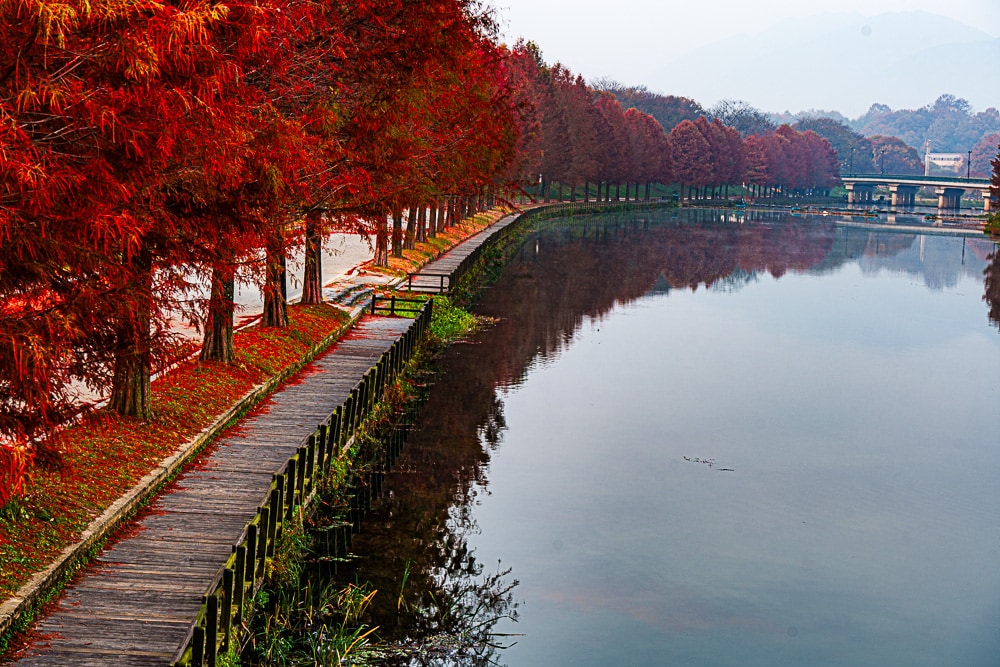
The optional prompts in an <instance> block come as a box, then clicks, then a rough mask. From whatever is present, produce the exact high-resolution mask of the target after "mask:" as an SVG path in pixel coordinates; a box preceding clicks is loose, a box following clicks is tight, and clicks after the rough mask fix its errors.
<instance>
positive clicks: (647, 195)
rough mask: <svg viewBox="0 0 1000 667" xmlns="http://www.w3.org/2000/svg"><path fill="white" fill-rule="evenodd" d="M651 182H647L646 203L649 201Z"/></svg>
mask: <svg viewBox="0 0 1000 667" xmlns="http://www.w3.org/2000/svg"><path fill="white" fill-rule="evenodd" d="M649 185H650V183H649V181H646V201H649Z"/></svg>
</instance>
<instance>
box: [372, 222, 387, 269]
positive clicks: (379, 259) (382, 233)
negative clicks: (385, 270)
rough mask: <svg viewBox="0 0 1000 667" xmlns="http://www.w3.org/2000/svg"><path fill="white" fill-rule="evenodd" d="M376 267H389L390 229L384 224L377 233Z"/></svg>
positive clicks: (373, 260) (374, 259)
mask: <svg viewBox="0 0 1000 667" xmlns="http://www.w3.org/2000/svg"><path fill="white" fill-rule="evenodd" d="M372 262H373V263H374V264H375V266H389V229H388V228H387V227H386V224H385V223H384V222H383V223H382V224H381V225H379V228H378V229H377V230H376V231H375V257H374V258H373V259H372Z"/></svg>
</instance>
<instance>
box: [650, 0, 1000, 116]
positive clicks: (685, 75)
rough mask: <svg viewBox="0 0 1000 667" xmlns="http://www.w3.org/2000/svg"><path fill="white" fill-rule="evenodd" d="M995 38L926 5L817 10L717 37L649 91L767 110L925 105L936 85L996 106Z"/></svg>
mask: <svg viewBox="0 0 1000 667" xmlns="http://www.w3.org/2000/svg"><path fill="white" fill-rule="evenodd" d="M997 63H1000V38H993V37H991V36H990V35H989V34H987V33H985V32H983V31H981V30H978V29H976V28H973V27H971V26H968V25H966V24H964V23H961V22H958V21H955V20H953V19H950V18H947V17H944V16H939V15H936V14H930V13H927V12H918V11H911V12H898V13H890V14H880V15H878V16H872V17H865V16H863V15H862V14H857V13H853V14H849V13H843V14H841V13H836V14H820V15H816V16H812V17H807V18H796V19H788V20H784V21H781V22H779V23H777V24H775V25H774V26H772V27H771V28H769V29H768V30H765V31H764V32H761V33H759V34H756V35H743V36H738V37H731V38H727V39H724V40H722V41H719V42H717V43H715V44H713V45H710V46H707V47H703V48H701V49H698V50H696V51H693V52H691V53H688V54H686V55H684V56H683V57H681V58H678V59H677V60H674V61H673V62H671V63H669V64H668V65H666V66H665V67H664V68H662V69H660V70H659V71H658V72H657V74H656V76H655V78H653V79H652V80H650V81H649V82H648V85H649V87H650V88H651V89H654V90H660V91H662V92H664V93H667V94H672V95H684V96H687V97H691V98H693V99H695V100H698V101H699V102H700V103H702V104H703V105H705V106H710V105H712V104H714V103H715V102H716V101H718V100H720V99H727V98H728V99H742V100H746V101H748V102H750V103H751V104H753V105H754V106H756V107H759V108H761V109H765V110H768V111H774V112H781V111H784V110H790V111H800V110H803V109H817V108H819V109H836V110H838V111H840V112H842V113H843V114H845V115H846V116H850V117H857V116H860V115H861V114H863V113H864V112H865V111H866V110H867V109H868V108H869V107H870V106H871V105H872V104H873V103H876V102H878V103H882V104H886V105H888V106H890V107H892V108H895V109H899V108H917V107H921V106H924V105H926V104H928V103H930V102H931V101H933V100H934V99H936V98H937V97H938V96H939V95H940V94H942V93H950V94H952V95H955V96H957V97H961V98H965V99H966V100H968V101H969V102H970V103H971V104H972V106H973V107H975V108H978V109H986V108H988V107H1000V77H998V76H996V73H995V68H996V64H997Z"/></svg>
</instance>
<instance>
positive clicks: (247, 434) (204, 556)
mask: <svg viewBox="0 0 1000 667" xmlns="http://www.w3.org/2000/svg"><path fill="white" fill-rule="evenodd" d="M416 322H418V321H415V320H412V319H404V318H383V317H365V318H363V319H362V320H361V321H360V322H359V323H358V324H357V325H356V326H355V327H354V328H353V329H352V330H351V331H350V332H349V333H348V334H347V336H345V338H344V339H342V340H341V341H340V342H338V343H337V344H336V345H335V346H334V347H333V348H331V350H329V351H328V352H326V353H324V354H323V355H321V356H319V357H317V359H316V360H314V361H313V362H312V363H311V364H310V365H309V366H307V367H306V368H305V369H304V370H303V371H302V372H300V373H299V374H298V375H297V376H295V377H294V378H293V379H292V380H290V381H289V382H288V383H286V385H285V386H284V387H282V388H281V389H279V390H278V391H277V392H276V393H275V394H273V395H272V396H271V398H270V399H268V401H267V402H266V403H265V404H264V406H263V407H262V408H261V409H258V410H256V411H255V412H254V414H253V415H251V416H249V417H247V418H246V419H244V420H243V421H242V422H240V424H239V425H238V426H237V427H236V428H234V429H231V430H230V431H228V432H227V433H226V434H225V435H224V437H223V438H222V439H220V440H219V441H217V442H216V443H215V444H213V445H211V446H210V448H209V449H207V450H206V451H205V452H203V453H202V454H201V455H200V456H199V457H198V459H197V462H196V463H195V464H193V465H191V466H189V468H188V469H186V470H185V472H184V473H182V474H181V475H180V476H179V477H178V478H177V479H176V480H175V481H174V482H173V483H171V485H170V486H169V487H168V488H167V489H166V491H165V492H163V493H161V494H160V495H159V497H158V498H157V499H156V500H155V501H153V502H152V503H151V504H150V506H149V507H148V508H147V509H146V510H144V511H143V512H142V513H141V514H140V515H139V517H137V519H136V520H135V521H134V522H132V523H131V524H130V525H129V527H128V528H127V529H126V530H125V531H123V532H124V535H123V536H122V537H120V538H119V539H117V541H115V542H114V543H113V544H111V545H110V546H108V547H106V548H105V549H104V551H103V552H102V553H101V554H100V555H99V556H98V557H97V558H96V559H95V561H94V562H93V563H92V564H91V565H90V566H88V567H87V568H85V569H84V570H83V571H82V573H80V574H79V575H77V577H76V578H75V579H74V581H73V582H72V583H71V584H69V585H68V586H67V588H66V590H65V593H64V594H63V596H62V597H61V598H60V599H59V601H58V602H57V603H56V604H55V605H54V608H53V609H52V610H51V611H50V612H48V613H47V614H46V615H45V616H44V617H43V618H41V620H39V621H38V622H37V623H36V625H35V636H36V637H37V638H36V639H35V641H34V642H33V643H32V645H31V646H30V647H29V648H28V649H26V650H25V651H23V652H21V653H20V654H19V655H18V656H17V658H16V659H15V660H13V662H12V663H10V664H11V665H17V666H18V667H57V666H61V665H66V666H71V667H72V666H91V665H93V666H97V665H101V666H126V665H128V666H132V665H134V666H147V665H150V666H151V665H156V666H158V667H164V666H165V665H168V664H170V663H171V661H172V660H174V659H175V657H176V656H177V654H178V650H179V648H181V649H183V647H184V646H186V645H188V643H189V642H190V641H191V636H192V632H193V631H195V632H196V636H197V632H199V630H197V628H195V630H193V629H192V623H193V622H194V621H195V619H196V617H198V618H202V617H203V616H204V608H205V605H206V604H208V603H207V602H206V601H207V600H210V599H212V595H208V596H206V592H207V591H210V590H211V587H212V586H213V585H215V584H214V583H213V582H216V581H218V580H220V568H222V566H223V564H224V563H227V560H229V561H232V558H233V556H234V554H235V553H236V552H237V548H236V545H238V544H241V540H242V543H243V544H246V538H247V532H248V530H249V532H250V534H251V539H250V542H249V544H250V546H249V547H243V546H241V547H239V548H240V549H243V552H242V553H241V554H240V556H241V558H243V560H237V561H236V562H237V563H239V565H237V566H235V567H234V568H229V569H226V570H225V573H226V574H227V577H225V578H226V579H227V580H230V584H229V588H228V589H227V590H228V592H227V593H226V596H225V597H224V598H223V599H224V600H228V602H229V604H228V605H225V607H228V610H229V611H226V612H223V613H222V616H221V617H220V618H221V619H222V620H221V621H216V620H213V622H212V623H210V624H207V625H206V624H204V623H203V626H204V627H210V629H209V630H204V629H202V630H200V632H201V633H202V636H203V637H204V634H205V632H208V633H209V636H210V637H213V638H214V637H215V636H216V629H217V628H218V627H220V624H221V625H224V624H225V623H226V622H227V619H228V618H229V614H231V613H233V612H232V611H231V610H233V609H234V608H235V609H237V610H238V609H240V605H241V602H242V599H243V595H244V592H245V585H244V584H243V583H242V582H243V579H244V577H243V575H244V573H246V574H247V576H248V577H249V578H250V582H251V588H252V582H253V580H254V579H253V573H254V572H255V571H260V572H262V571H263V568H262V567H261V566H260V565H258V563H257V560H256V559H255V558H254V554H255V553H258V552H259V553H261V554H263V553H264V552H265V551H267V550H269V549H270V548H271V547H270V546H269V545H268V542H267V540H266V539H264V536H265V535H266V534H270V535H271V536H272V537H273V534H274V530H275V529H274V526H273V517H272V519H271V520H272V524H271V525H270V527H269V526H268V521H267V508H266V507H264V508H263V509H262V503H263V502H265V501H266V499H267V498H268V497H270V498H272V499H274V498H277V499H278V500H277V505H275V504H274V503H273V502H272V503H271V504H270V507H272V508H273V507H278V508H283V507H284V505H283V504H282V500H281V498H282V492H283V490H284V488H285V484H284V476H283V473H286V472H287V478H288V489H289V491H288V493H287V494H286V496H285V498H286V500H285V502H286V503H287V498H288V497H289V496H290V497H292V498H294V499H298V498H301V497H303V493H302V490H301V489H302V485H303V483H304V484H305V485H306V489H308V484H309V483H310V482H309V477H308V476H311V475H312V471H313V463H312V461H313V460H318V461H319V462H320V463H317V464H316V465H320V464H321V463H322V462H323V445H319V446H317V450H318V452H319V454H317V455H316V456H318V459H316V458H315V457H314V454H313V451H312V448H313V441H314V440H315V439H316V436H314V435H313V434H315V433H317V425H320V424H323V425H324V426H323V428H321V429H320V430H319V431H318V432H319V433H323V434H325V433H327V426H326V424H330V426H329V431H330V433H331V437H330V438H329V443H330V444H331V446H332V445H333V444H337V445H339V444H340V443H341V442H342V440H340V439H339V437H338V438H336V439H335V438H333V436H332V433H333V432H334V430H336V431H337V432H338V433H339V432H340V428H339V427H338V428H336V429H335V428H334V426H333V423H332V422H331V421H330V419H331V414H333V413H334V412H335V411H337V410H338V408H340V409H341V410H343V409H344V407H345V406H346V405H352V406H353V403H355V400H356V399H355V397H356V396H358V390H359V387H361V385H359V382H362V378H365V381H364V382H363V383H362V384H363V385H364V386H365V387H367V386H368V384H369V383H368V382H367V379H368V378H370V377H374V376H376V375H378V373H374V372H373V371H372V369H373V367H375V366H376V364H377V363H378V369H379V373H383V370H382V369H383V364H382V362H381V360H383V359H386V358H387V357H389V356H394V355H388V354H387V352H388V351H389V350H390V348H391V349H392V351H393V353H395V351H396V346H398V341H399V340H400V339H401V337H403V336H404V334H406V333H407V332H408V331H409V330H410V329H411V328H412V327H414V326H415V325H416ZM411 333H412V332H411ZM412 338H413V337H412V336H410V335H407V336H406V340H411V339H412ZM396 356H398V355H396ZM381 377H382V378H383V379H384V377H385V375H384V374H383V375H382V376H381ZM378 386H379V387H381V384H378ZM373 393H374V390H372V389H368V388H365V389H364V390H363V391H361V394H362V395H365V397H366V401H370V400H371V396H372V394H373ZM355 412H356V411H355ZM338 414H339V411H338ZM311 436H312V437H311ZM323 439H324V440H326V438H325V436H324V438H323ZM307 440H308V441H309V457H310V458H309V461H310V462H309V464H308V468H306V464H304V463H303V464H301V465H300V468H302V469H300V470H299V471H298V473H297V477H296V471H295V466H294V462H293V461H290V460H291V459H293V457H296V455H297V454H301V453H302V452H304V450H305V448H304V447H303V443H304V442H305V441H307ZM330 451H331V449H328V450H327V455H328V456H329V453H330ZM298 460H300V461H301V460H304V458H303V459H298ZM328 460H329V458H327V461H328ZM305 469H307V470H308V472H307V473H305V474H306V475H307V477H306V480H305V482H303V474H304V473H303V470H305ZM275 480H278V481H277V485H276V483H275ZM288 507H289V509H288V511H289V512H290V507H291V506H290V505H288ZM285 511H286V510H284V509H281V512H285ZM262 513H263V514H262ZM275 513H279V512H275V511H274V510H273V509H272V514H275ZM262 516H263V519H262V518H261V517H262ZM255 521H256V523H255ZM258 525H259V533H258ZM268 528H269V530H268ZM279 530H280V529H279ZM258 534H260V535H261V536H262V537H261V540H262V541H260V542H255V541H254V538H255V536H256V535H258ZM247 549H248V550H249V554H250V555H247ZM233 571H236V572H237V573H238V577H237V581H238V582H240V583H239V584H238V591H239V592H238V593H236V594H235V595H236V598H235V600H234V599H233V595H234V594H233V592H232V591H233V590H234V589H233V585H232V583H231V580H232V574H231V573H232V572H233ZM216 599H217V598H216ZM216 604H217V603H216ZM216 608H217V607H216ZM217 613H218V612H217ZM235 613H238V611H237V612H235ZM199 614H201V616H199ZM213 618H215V617H213ZM220 641H221V640H220ZM208 644H209V642H208V641H206V640H204V639H203V640H202V643H201V646H202V647H207V648H202V649H199V650H204V651H206V652H207V653H211V654H212V655H213V656H214V652H215V646H214V643H213V645H212V646H210V647H208ZM188 652H189V653H190V648H189V650H188ZM206 660H207V658H206ZM196 662H198V663H200V662H201V659H200V656H199V658H197V659H196ZM209 662H213V661H212V660H209Z"/></svg>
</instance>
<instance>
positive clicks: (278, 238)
mask: <svg viewBox="0 0 1000 667" xmlns="http://www.w3.org/2000/svg"><path fill="white" fill-rule="evenodd" d="M266 247H267V258H266V260H265V261H266V263H267V268H266V269H265V277H264V315H263V317H262V318H261V324H262V325H263V326H265V327H287V326H288V286H287V285H286V284H285V274H286V270H285V238H284V236H282V234H281V232H280V231H278V232H276V233H273V234H271V235H270V236H269V237H268V239H267V243H266Z"/></svg>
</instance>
